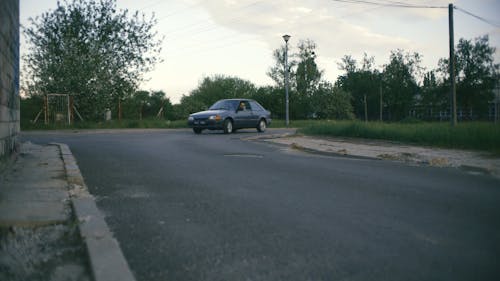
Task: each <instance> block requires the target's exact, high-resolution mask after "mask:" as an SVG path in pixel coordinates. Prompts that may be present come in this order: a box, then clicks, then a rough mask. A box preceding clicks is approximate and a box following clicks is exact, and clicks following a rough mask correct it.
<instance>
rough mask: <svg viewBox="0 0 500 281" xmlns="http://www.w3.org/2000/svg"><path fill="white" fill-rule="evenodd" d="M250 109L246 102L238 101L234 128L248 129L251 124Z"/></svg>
mask: <svg viewBox="0 0 500 281" xmlns="http://www.w3.org/2000/svg"><path fill="white" fill-rule="evenodd" d="M251 119H252V109H251V107H250V103H249V102H248V101H240V103H239V106H238V109H237V110H236V114H235V116H234V126H235V127H236V128H248V127H249V126H250V124H251Z"/></svg>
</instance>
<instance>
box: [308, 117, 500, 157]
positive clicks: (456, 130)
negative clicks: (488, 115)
mask: <svg viewBox="0 0 500 281" xmlns="http://www.w3.org/2000/svg"><path fill="white" fill-rule="evenodd" d="M299 132H300V133H303V134H307V135H323V136H342V137H353V138H369V139H381V140H390V141H397V142H404V143H411V144H418V145H428V146H436V147H443V148H458V149H471V150H483V151H489V152H493V153H495V154H500V125H498V124H493V123H486V122H469V123H459V124H458V125H457V126H456V127H452V126H450V124H449V123H415V124H402V123H380V122H369V123H364V122H360V121H318V122H315V123H312V124H309V125H306V126H303V127H302V128H300V129H299Z"/></svg>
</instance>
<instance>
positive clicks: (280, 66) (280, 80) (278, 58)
mask: <svg viewBox="0 0 500 281" xmlns="http://www.w3.org/2000/svg"><path fill="white" fill-rule="evenodd" d="M285 48H286V47H285V45H283V46H281V47H280V48H279V49H276V50H274V52H273V58H274V65H273V66H272V67H270V68H269V70H268V71H267V73H266V74H267V76H269V77H270V78H271V79H273V81H274V82H275V83H276V86H277V87H279V88H282V89H285ZM294 57H295V55H294V54H293V50H292V49H291V48H288V70H289V77H288V78H289V84H290V88H294V87H295V86H294V81H295V78H294V77H295V67H296V65H297V61H295V59H294Z"/></svg>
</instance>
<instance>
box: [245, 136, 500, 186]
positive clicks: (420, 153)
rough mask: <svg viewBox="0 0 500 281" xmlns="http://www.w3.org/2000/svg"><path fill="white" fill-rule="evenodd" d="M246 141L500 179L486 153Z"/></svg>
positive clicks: (499, 163) (326, 141)
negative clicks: (463, 171) (447, 169)
mask: <svg viewBox="0 0 500 281" xmlns="http://www.w3.org/2000/svg"><path fill="white" fill-rule="evenodd" d="M247 139H248V140H259V141H264V142H270V143H275V144H279V145H284V146H288V147H290V148H291V149H296V150H302V151H307V152H313V153H323V154H329V155H339V156H350V157H362V158H371V159H379V160H389V161H399V162H404V163H408V164H417V165H427V166H434V167H453V168H459V169H464V170H466V171H468V172H470V173H478V174H489V175H492V176H495V177H497V178H500V158H499V157H496V156H494V155H491V154H488V153H486V152H478V151H465V150H457V149H442V148H433V147H422V146H414V145H407V144H401V143H396V142H390V141H381V140H367V139H353V138H341V137H338V138H333V137H317V136H314V137H312V136H303V135H297V134H292V133H288V134H272V135H266V136H263V137H251V138H247Z"/></svg>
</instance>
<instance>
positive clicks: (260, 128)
mask: <svg viewBox="0 0 500 281" xmlns="http://www.w3.org/2000/svg"><path fill="white" fill-rule="evenodd" d="M265 130H266V120H264V119H260V121H259V125H258V126H257V131H259V132H261V133H262V132H264V131H265Z"/></svg>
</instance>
